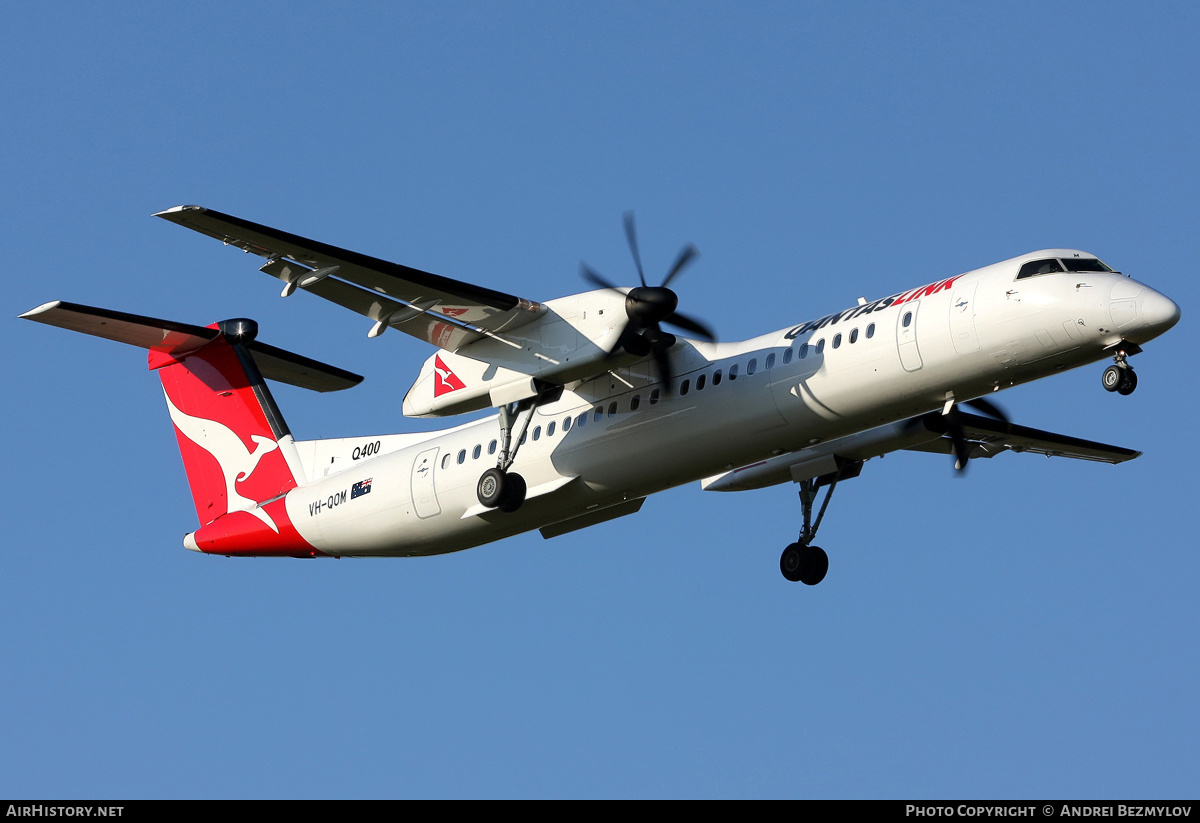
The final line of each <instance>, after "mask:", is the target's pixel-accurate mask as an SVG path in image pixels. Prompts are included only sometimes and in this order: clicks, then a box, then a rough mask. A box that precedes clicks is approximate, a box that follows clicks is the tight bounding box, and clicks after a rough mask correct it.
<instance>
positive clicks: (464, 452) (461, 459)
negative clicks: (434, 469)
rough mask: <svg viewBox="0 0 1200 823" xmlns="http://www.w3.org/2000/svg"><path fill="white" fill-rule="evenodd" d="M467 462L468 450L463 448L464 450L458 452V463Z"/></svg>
mask: <svg viewBox="0 0 1200 823" xmlns="http://www.w3.org/2000/svg"><path fill="white" fill-rule="evenodd" d="M466 462H467V450H466V449H463V450H462V451H460V452H459V453H458V463H459V465H462V464H463V463H466Z"/></svg>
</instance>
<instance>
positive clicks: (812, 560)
mask: <svg viewBox="0 0 1200 823" xmlns="http://www.w3.org/2000/svg"><path fill="white" fill-rule="evenodd" d="M862 467H863V464H862V461H861V460H856V461H853V462H849V463H845V464H844V465H842V466H840V467H839V468H838V470H837V471H835V472H831V473H829V474H823V475H821V476H820V477H816V478H812V479H809V480H801V481H800V505H801V507H802V508H803V511H804V525H803V526H802V527H801V528H800V536H799V538H798V539H797V541H796V542H795V543H792V544H791V545H789V546H788V547H787V548H786V549H784V550H783V554H782V555H780V557H779V571H781V572H782V573H783V576H784V577H785V578H786V579H788V580H790V581H791V582H793V583H803V584H805V585H806V586H815V585H817V584H818V583H820V582H821V581H822V580H824V579H825V573H826V572H828V571H829V555H827V554H826V553H825V550H824V549H822V548H821V547H820V546H814V545H812V541H813V540H815V539H816V537H817V529H818V528H819V527H820V526H821V520H822V519H823V518H824V517H825V509H826V508H827V507H828V506H829V499H830V498H831V497H833V490H834V488H836V487H837V484H838V481H839V480H842V479H846V478H850V477H857V476H858V475H859V472H861V471H862ZM822 486H826V487H827V489H826V491H825V499H824V500H823V501H822V502H821V508H820V510H819V511H818V512H817V519H816V522H813V519H812V510H813V503H814V502H815V501H816V499H817V491H818V490H819V489H820V488H821V487H822Z"/></svg>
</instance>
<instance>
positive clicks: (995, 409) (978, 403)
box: [965, 397, 1009, 423]
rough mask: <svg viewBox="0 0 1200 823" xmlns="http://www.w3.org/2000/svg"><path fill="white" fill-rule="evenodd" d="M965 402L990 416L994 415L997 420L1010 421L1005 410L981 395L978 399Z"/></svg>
mask: <svg viewBox="0 0 1200 823" xmlns="http://www.w3.org/2000/svg"><path fill="white" fill-rule="evenodd" d="M965 402H966V404H967V405H968V406H970V407H971V408H973V409H978V410H979V411H981V412H983V413H984V414H986V415H988V416H989V417H994V418H996V419H997V420H1002V421H1004V422H1005V423H1008V422H1009V419H1008V415H1007V414H1005V413H1004V410H1003V409H1002V408H1000V407H999V406H997V405H996V404H995V403H993V402H991V401H990V400H984V399H983V398H982V397H981V398H979V399H978V400H967V401H965Z"/></svg>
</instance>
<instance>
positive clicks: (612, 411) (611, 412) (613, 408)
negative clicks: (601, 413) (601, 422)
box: [608, 400, 617, 417]
mask: <svg viewBox="0 0 1200 823" xmlns="http://www.w3.org/2000/svg"><path fill="white" fill-rule="evenodd" d="M608 416H609V417H616V416H617V401H616V400H614V401H612V402H611V403H609V404H608Z"/></svg>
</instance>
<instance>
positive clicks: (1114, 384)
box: [1100, 348, 1140, 395]
mask: <svg viewBox="0 0 1200 823" xmlns="http://www.w3.org/2000/svg"><path fill="white" fill-rule="evenodd" d="M1137 351H1140V349H1139V350H1133V349H1126V348H1121V349H1118V350H1117V353H1116V354H1114V355H1113V362H1114V364H1115V365H1112V366H1109V367H1108V368H1107V369H1105V370H1104V374H1103V375H1101V377H1100V382H1101V383H1102V384H1103V385H1104V390H1105V391H1115V392H1116V393H1117V394H1122V395H1130V394H1133V390H1134V389H1136V388H1137V382H1138V381H1137V374H1136V373H1135V372H1134V370H1133V366H1131V365H1129V361H1128V359H1127V358H1128V357H1129V355H1131V354H1137Z"/></svg>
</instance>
